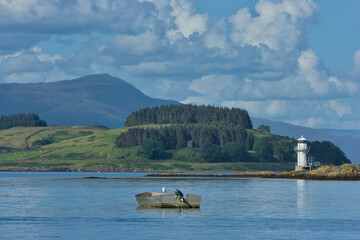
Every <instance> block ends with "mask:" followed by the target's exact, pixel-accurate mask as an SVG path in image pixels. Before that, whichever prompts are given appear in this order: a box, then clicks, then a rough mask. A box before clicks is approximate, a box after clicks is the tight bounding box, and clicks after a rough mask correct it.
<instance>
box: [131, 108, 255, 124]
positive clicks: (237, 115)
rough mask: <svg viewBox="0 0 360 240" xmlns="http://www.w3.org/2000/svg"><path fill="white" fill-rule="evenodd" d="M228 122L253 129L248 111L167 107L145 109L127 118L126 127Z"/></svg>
mask: <svg viewBox="0 0 360 240" xmlns="http://www.w3.org/2000/svg"><path fill="white" fill-rule="evenodd" d="M214 122H227V123H231V124H234V125H239V126H242V127H244V128H247V129H252V123H251V120H250V117H249V115H248V113H247V111H246V110H243V109H238V108H232V109H229V108H226V107H213V106H196V105H167V106H160V107H153V108H144V109H141V110H138V111H136V112H134V113H132V114H131V115H130V116H128V117H127V119H126V122H125V126H126V127H130V126H137V125H144V124H166V123H202V124H210V123H214Z"/></svg>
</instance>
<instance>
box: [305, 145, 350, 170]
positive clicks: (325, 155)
mask: <svg viewBox="0 0 360 240" xmlns="http://www.w3.org/2000/svg"><path fill="white" fill-rule="evenodd" d="M310 147H311V148H310V152H309V155H310V156H313V157H314V158H315V161H320V162H321V164H322V165H324V164H333V165H342V164H344V163H351V161H350V160H349V159H348V158H347V157H346V156H345V153H344V152H343V151H342V150H341V149H340V148H339V147H337V146H336V145H334V144H333V143H332V142H329V141H322V142H319V141H314V142H310Z"/></svg>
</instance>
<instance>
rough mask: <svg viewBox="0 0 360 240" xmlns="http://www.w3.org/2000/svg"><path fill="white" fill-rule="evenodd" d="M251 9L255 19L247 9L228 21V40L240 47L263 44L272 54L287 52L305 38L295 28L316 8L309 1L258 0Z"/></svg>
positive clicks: (300, 30) (241, 10)
mask: <svg viewBox="0 0 360 240" xmlns="http://www.w3.org/2000/svg"><path fill="white" fill-rule="evenodd" d="M255 10H256V13H257V14H258V16H255V17H253V16H252V15H251V13H250V10H249V9H248V8H243V9H240V10H239V11H238V12H237V13H236V14H235V15H233V16H232V17H231V18H230V22H231V23H232V25H233V29H232V33H231V38H232V40H233V41H234V42H235V43H237V44H239V45H241V46H245V45H253V46H257V47H260V46H261V45H262V44H263V45H265V46H267V47H269V48H270V49H273V50H276V51H284V52H290V51H293V50H296V48H297V47H298V46H299V44H300V43H301V41H302V40H303V39H302V38H303V37H305V34H304V33H303V32H302V29H301V28H300V27H299V25H301V24H302V23H303V21H305V20H306V19H308V18H309V17H311V16H313V15H314V14H315V13H316V12H317V11H318V10H319V8H318V7H317V5H316V4H315V3H314V2H313V1H312V0H304V1H297V0H284V1H269V0H261V1H259V2H258V3H257V4H256V6H255Z"/></svg>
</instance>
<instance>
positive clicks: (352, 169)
mask: <svg viewBox="0 0 360 240" xmlns="http://www.w3.org/2000/svg"><path fill="white" fill-rule="evenodd" d="M147 177H201V178H280V179H305V180H325V181H330V180H335V181H359V180H360V166H359V165H356V164H343V165H341V166H323V167H320V168H318V169H315V170H312V171H301V172H300V171H292V172H283V173H275V172H246V173H235V174H224V175H222V174H181V173H159V174H149V175H147Z"/></svg>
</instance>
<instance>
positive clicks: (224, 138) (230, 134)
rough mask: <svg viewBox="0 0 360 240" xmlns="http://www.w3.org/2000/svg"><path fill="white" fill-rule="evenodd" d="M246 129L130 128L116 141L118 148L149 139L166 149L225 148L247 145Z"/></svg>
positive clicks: (216, 126)
mask: <svg viewBox="0 0 360 240" xmlns="http://www.w3.org/2000/svg"><path fill="white" fill-rule="evenodd" d="M246 137H247V132H246V130H245V128H243V127H241V126H237V125H233V124H212V125H204V124H203V125H201V124H181V125H180V124H177V125H172V126H165V127H160V128H138V127H136V128H130V129H129V130H128V131H126V132H124V133H122V134H121V135H120V136H118V137H117V139H116V145H117V146H118V147H131V146H140V145H142V144H143V142H144V141H145V140H147V139H153V140H156V141H159V142H161V143H162V144H163V145H164V147H165V149H176V148H183V147H186V146H188V145H190V146H191V147H203V146H205V145H212V144H214V145H219V146H224V145H225V144H226V143H229V142H237V143H240V144H242V145H244V144H245V142H246Z"/></svg>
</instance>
